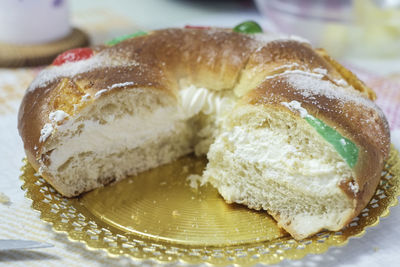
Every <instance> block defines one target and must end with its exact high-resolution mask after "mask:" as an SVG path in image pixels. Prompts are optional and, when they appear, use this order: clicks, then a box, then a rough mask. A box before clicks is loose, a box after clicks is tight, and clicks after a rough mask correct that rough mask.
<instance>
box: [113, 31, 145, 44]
mask: <svg viewBox="0 0 400 267" xmlns="http://www.w3.org/2000/svg"><path fill="white" fill-rule="evenodd" d="M146 34H147V32H144V31H138V32H135V33H131V34H126V35H122V36H118V37H116V38H114V39H112V40H111V41H108V42H107V43H106V45H115V44H118V43H120V42H122V41H125V40H126V39H130V38H133V37H138V36H142V35H146Z"/></svg>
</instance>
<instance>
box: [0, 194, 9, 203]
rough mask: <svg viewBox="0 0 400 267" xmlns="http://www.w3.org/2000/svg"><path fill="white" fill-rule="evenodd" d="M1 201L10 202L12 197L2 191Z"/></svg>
mask: <svg viewBox="0 0 400 267" xmlns="http://www.w3.org/2000/svg"><path fill="white" fill-rule="evenodd" d="M0 203H1V204H9V203H10V198H9V197H8V196H6V195H5V194H4V193H2V192H0Z"/></svg>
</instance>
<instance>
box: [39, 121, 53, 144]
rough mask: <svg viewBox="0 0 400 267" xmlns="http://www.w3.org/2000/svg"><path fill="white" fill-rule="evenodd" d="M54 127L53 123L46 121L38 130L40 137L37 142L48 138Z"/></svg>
mask: <svg viewBox="0 0 400 267" xmlns="http://www.w3.org/2000/svg"><path fill="white" fill-rule="evenodd" d="M53 130H54V128H53V125H52V124H51V123H46V124H45V125H44V126H43V128H42V130H40V137H39V142H41V143H42V142H44V141H46V140H47V138H49V136H50V135H51V133H52V132H53Z"/></svg>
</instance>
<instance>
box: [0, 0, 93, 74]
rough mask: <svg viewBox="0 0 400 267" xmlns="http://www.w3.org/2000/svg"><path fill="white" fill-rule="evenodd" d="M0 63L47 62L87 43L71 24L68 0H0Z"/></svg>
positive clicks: (7, 64) (8, 65)
mask: <svg viewBox="0 0 400 267" xmlns="http://www.w3.org/2000/svg"><path fill="white" fill-rule="evenodd" d="M0 5H1V6H0V67H24V66H38V65H46V64H49V63H51V61H52V60H53V59H54V58H55V57H56V56H57V55H58V54H59V53H61V52H63V51H65V50H68V49H71V48H75V47H79V46H86V45H88V44H89V39H88V36H87V35H86V34H85V33H84V32H82V31H80V30H79V29H76V28H73V27H72V26H71V24H70V16H69V0H2V1H1V3H0Z"/></svg>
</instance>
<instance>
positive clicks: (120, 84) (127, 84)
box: [109, 82, 135, 89]
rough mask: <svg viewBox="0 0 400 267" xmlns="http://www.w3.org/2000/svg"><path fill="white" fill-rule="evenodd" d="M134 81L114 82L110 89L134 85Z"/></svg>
mask: <svg viewBox="0 0 400 267" xmlns="http://www.w3.org/2000/svg"><path fill="white" fill-rule="evenodd" d="M134 84H135V83H134V82H125V83H116V84H113V85H111V86H110V87H109V89H114V88H121V87H126V86H132V85H134Z"/></svg>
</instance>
